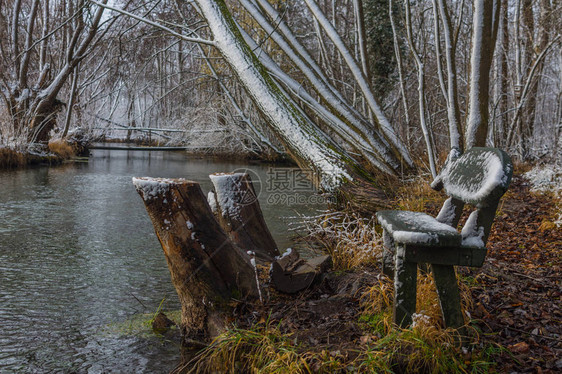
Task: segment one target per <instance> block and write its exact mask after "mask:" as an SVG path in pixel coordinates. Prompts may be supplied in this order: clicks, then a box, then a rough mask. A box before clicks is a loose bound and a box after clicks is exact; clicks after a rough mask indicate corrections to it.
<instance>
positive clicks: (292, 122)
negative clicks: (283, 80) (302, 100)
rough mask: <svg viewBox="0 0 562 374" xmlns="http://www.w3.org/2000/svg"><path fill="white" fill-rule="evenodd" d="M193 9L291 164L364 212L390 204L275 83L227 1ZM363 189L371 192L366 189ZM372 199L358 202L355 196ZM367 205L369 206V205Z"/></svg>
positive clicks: (201, 2) (206, 0)
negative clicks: (304, 170)
mask: <svg viewBox="0 0 562 374" xmlns="http://www.w3.org/2000/svg"><path fill="white" fill-rule="evenodd" d="M195 4H196V5H197V8H198V9H199V11H200V12H201V15H202V16H203V17H204V18H205V20H206V21H207V23H208V26H209V28H210V30H211V33H212V34H213V37H214V40H213V44H214V45H215V46H216V47H217V48H218V50H219V51H220V53H221V54H222V56H223V57H224V58H225V60H226V61H227V62H228V64H229V65H230V67H231V68H232V70H233V72H234V73H235V74H236V75H237V76H238V78H239V81H240V82H241V83H242V85H243V86H244V88H245V89H246V91H247V92H248V94H249V96H250V97H251V98H252V100H253V101H254V103H255V104H256V106H257V107H258V108H259V109H260V111H261V112H262V113H263V115H264V116H265V117H266V118H267V124H268V125H269V126H270V128H271V130H272V132H273V133H274V134H275V135H277V137H278V138H279V139H280V140H281V141H282V142H283V144H284V145H285V148H286V149H287V151H288V153H289V154H290V155H291V157H292V158H293V160H295V161H296V163H297V164H298V165H299V166H300V167H301V168H303V169H308V170H313V171H314V172H315V173H316V175H317V182H318V186H319V187H320V188H321V189H322V190H324V191H338V192H341V193H339V195H338V196H343V197H346V198H349V199H350V200H351V204H352V205H354V206H357V207H358V208H361V209H363V210H372V209H375V207H380V206H381V205H385V204H387V201H388V199H387V197H386V194H384V193H381V191H380V189H379V188H372V187H373V186H376V185H377V184H376V182H375V181H374V180H373V179H372V178H371V176H370V175H369V174H368V173H366V172H365V171H364V170H363V168H362V167H361V166H360V163H359V162H357V161H356V160H354V159H353V158H352V157H350V156H349V155H348V154H347V153H346V152H345V151H344V150H343V149H342V148H341V147H339V146H338V145H337V144H336V143H335V142H334V141H333V140H332V139H330V138H329V137H328V136H327V135H326V134H324V133H323V132H322V131H321V130H320V129H319V128H318V127H317V126H316V125H315V123H314V122H313V121H312V120H311V119H309V118H307V116H306V115H305V114H304V112H302V111H301V110H300V109H299V108H298V107H297V106H296V104H295V103H294V102H293V101H292V100H291V98H290V97H289V96H288V94H287V93H286V92H285V91H284V90H283V89H282V88H281V87H280V86H279V85H278V84H277V83H276V82H275V81H274V79H273V78H272V77H271V76H270V75H269V73H268V72H267V69H266V68H265V67H264V66H263V65H262V63H261V62H260V60H259V59H258V57H257V56H256V55H255V53H254V52H253V51H252V49H251V48H250V47H249V46H248V44H247V43H246V42H245V41H244V37H243V35H241V33H240V31H239V29H238V27H237V25H236V22H235V21H234V19H233V18H232V15H231V14H230V12H229V10H228V8H227V6H226V4H225V2H224V0H196V1H195ZM364 187H369V188H367V189H366V190H365V189H364ZM358 191H360V192H362V195H363V196H364V195H365V194H366V193H367V192H366V191H368V192H371V191H374V192H375V193H374V194H373V195H372V196H371V197H370V198H369V199H362V198H361V197H363V196H359V197H360V199H357V200H356V199H355V197H356V196H357V193H356V192H358ZM365 203H367V205H365Z"/></svg>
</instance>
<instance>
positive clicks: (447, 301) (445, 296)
mask: <svg viewBox="0 0 562 374" xmlns="http://www.w3.org/2000/svg"><path fill="white" fill-rule="evenodd" d="M431 268H432V271H433V278H434V279H435V286H436V288H437V294H438V295H439V304H440V305H441V312H442V313H443V320H444V321H445V326H446V327H453V328H459V327H461V326H462V325H464V318H463V316H462V312H461V298H460V294H459V287H458V286H457V277H456V275H455V268H454V267H453V266H451V265H435V264H433V265H431Z"/></svg>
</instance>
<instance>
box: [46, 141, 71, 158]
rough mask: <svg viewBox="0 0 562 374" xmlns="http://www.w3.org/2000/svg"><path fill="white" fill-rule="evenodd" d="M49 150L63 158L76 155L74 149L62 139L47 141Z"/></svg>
mask: <svg viewBox="0 0 562 374" xmlns="http://www.w3.org/2000/svg"><path fill="white" fill-rule="evenodd" d="M49 151H51V152H52V153H54V154H56V155H57V156H60V157H62V158H64V159H68V158H71V157H73V156H76V149H75V148H74V147H73V146H72V145H71V144H69V143H68V142H66V141H65V140H63V139H53V140H51V141H49Z"/></svg>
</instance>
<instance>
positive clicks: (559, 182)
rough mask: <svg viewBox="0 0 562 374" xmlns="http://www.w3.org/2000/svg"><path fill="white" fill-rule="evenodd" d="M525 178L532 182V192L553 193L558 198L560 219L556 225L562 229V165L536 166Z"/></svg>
mask: <svg viewBox="0 0 562 374" xmlns="http://www.w3.org/2000/svg"><path fill="white" fill-rule="evenodd" d="M524 176H525V178H527V179H528V180H529V182H531V185H532V187H531V190H532V191H539V192H549V191H552V192H553V193H554V194H555V195H556V196H557V197H558V198H559V200H558V202H557V208H558V211H559V212H558V218H557V219H556V221H554V223H555V224H556V225H557V226H558V227H562V166H561V165H542V166H535V167H534V168H533V169H531V170H530V171H528V172H526V173H525V174H524Z"/></svg>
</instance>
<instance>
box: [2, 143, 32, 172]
mask: <svg viewBox="0 0 562 374" xmlns="http://www.w3.org/2000/svg"><path fill="white" fill-rule="evenodd" d="M26 163H27V157H26V156H25V154H23V153H21V152H19V151H16V150H13V149H10V148H2V147H1V146H0V169H8V168H17V167H21V166H24V165H25V164H26Z"/></svg>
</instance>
